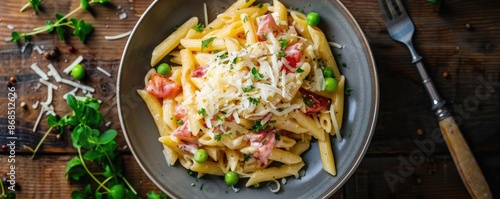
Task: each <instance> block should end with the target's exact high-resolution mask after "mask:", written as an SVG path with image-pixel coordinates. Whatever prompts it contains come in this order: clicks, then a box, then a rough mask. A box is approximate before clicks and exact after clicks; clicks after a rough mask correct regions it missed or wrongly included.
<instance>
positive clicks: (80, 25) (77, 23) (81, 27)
mask: <svg viewBox="0 0 500 199" xmlns="http://www.w3.org/2000/svg"><path fill="white" fill-rule="evenodd" d="M70 21H71V23H72V24H73V26H74V27H75V30H74V31H73V34H74V35H76V36H77V37H78V38H80V42H82V43H84V42H85V38H87V35H88V34H90V32H91V31H92V29H93V28H92V24H90V23H85V21H84V20H83V19H82V20H77V19H75V18H71V19H70Z"/></svg>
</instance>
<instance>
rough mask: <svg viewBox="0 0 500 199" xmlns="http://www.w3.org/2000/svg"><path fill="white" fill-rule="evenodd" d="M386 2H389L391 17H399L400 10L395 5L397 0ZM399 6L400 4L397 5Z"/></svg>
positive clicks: (387, 0)
mask: <svg viewBox="0 0 500 199" xmlns="http://www.w3.org/2000/svg"><path fill="white" fill-rule="evenodd" d="M385 2H386V3H387V8H389V12H390V13H391V17H392V18H393V19H394V18H396V17H398V16H399V15H400V14H399V13H398V11H397V10H396V8H395V7H394V4H395V3H396V2H394V0H386V1H385ZM400 3H401V2H400ZM397 6H399V5H397Z"/></svg>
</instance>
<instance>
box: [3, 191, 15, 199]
mask: <svg viewBox="0 0 500 199" xmlns="http://www.w3.org/2000/svg"><path fill="white" fill-rule="evenodd" d="M5 198H6V199H16V193H14V192H9V193H8V194H7V195H6V196H5Z"/></svg>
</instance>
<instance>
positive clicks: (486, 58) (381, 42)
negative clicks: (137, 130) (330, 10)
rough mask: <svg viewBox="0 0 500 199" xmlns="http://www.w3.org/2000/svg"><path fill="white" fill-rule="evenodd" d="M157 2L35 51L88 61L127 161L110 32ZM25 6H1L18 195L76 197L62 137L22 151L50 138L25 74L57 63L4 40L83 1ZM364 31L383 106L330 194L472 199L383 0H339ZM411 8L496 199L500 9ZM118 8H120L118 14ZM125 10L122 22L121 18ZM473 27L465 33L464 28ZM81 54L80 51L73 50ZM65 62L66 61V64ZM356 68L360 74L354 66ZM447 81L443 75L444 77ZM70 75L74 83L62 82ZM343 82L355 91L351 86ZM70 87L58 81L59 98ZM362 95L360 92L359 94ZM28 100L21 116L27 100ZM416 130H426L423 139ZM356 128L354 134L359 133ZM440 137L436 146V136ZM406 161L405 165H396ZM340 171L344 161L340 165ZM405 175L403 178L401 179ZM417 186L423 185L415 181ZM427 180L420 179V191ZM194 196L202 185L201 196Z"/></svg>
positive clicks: (115, 47) (105, 11)
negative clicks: (390, 179) (394, 35)
mask: <svg viewBox="0 0 500 199" xmlns="http://www.w3.org/2000/svg"><path fill="white" fill-rule="evenodd" d="M152 1H153V0H112V2H113V4H112V5H110V6H108V7H103V6H99V5H95V6H92V7H93V8H92V10H93V15H89V14H84V13H83V12H82V13H79V14H77V15H75V16H76V17H78V18H83V19H84V20H85V21H86V22H90V23H92V24H93V25H94V28H95V30H94V32H93V33H92V35H91V36H90V37H89V39H88V42H87V43H86V44H81V43H80V42H79V41H78V38H76V37H71V36H70V35H68V38H67V41H65V42H62V41H59V40H58V39H57V36H56V35H55V34H41V35H38V36H36V37H34V41H35V43H34V44H35V45H38V46H44V47H45V49H51V48H53V47H55V46H57V47H59V49H61V52H62V55H61V59H60V60H58V61H54V62H53V63H54V65H55V66H56V68H58V69H59V70H62V69H63V68H65V67H66V66H68V65H69V62H71V61H72V60H74V59H75V58H76V57H77V56H78V55H82V56H83V57H84V61H83V64H84V65H85V67H86V68H87V69H88V70H87V71H88V74H89V75H88V78H87V79H85V80H84V81H83V83H85V84H87V85H91V86H93V87H94V88H96V93H95V96H97V97H99V98H100V99H102V100H103V101H104V104H103V107H102V110H103V111H104V118H105V120H106V121H111V122H112V124H111V127H112V128H116V129H118V130H119V131H120V133H119V136H118V138H117V141H118V145H119V147H120V149H121V150H123V151H125V153H126V154H128V150H127V147H126V142H125V140H124V138H123V135H122V134H121V130H120V124H119V122H118V115H117V110H116V102H115V100H116V96H115V93H116V76H117V74H118V67H119V62H120V57H121V53H122V51H123V48H124V46H125V42H126V39H121V40H115V41H107V40H105V39H104V36H105V35H116V34H120V33H123V32H127V31H130V30H131V29H132V28H133V27H134V24H135V23H136V22H137V20H138V19H139V17H140V15H141V14H142V13H143V12H144V10H145V9H146V8H147V6H148V5H149V4H150V3H151V2H152ZM25 2H26V1H18V0H5V1H2V4H0V20H1V21H0V107H1V108H0V144H3V143H5V142H6V141H7V140H6V136H7V131H6V128H7V113H6V112H5V111H4V110H5V108H4V107H7V102H8V100H7V99H6V96H7V95H8V90H7V88H6V87H4V86H3V85H5V83H6V82H7V81H8V78H9V77H10V76H11V75H14V76H15V77H16V80H17V83H16V84H15V86H16V90H17V95H18V98H17V100H16V103H17V104H18V106H17V107H16V129H17V131H16V133H17V136H18V140H17V142H16V147H17V149H19V150H18V151H17V152H18V155H19V156H18V157H19V158H18V159H16V161H18V163H19V164H16V166H18V168H19V170H18V171H19V174H18V175H19V180H20V181H19V182H20V185H21V187H22V190H21V191H19V192H17V193H18V194H19V197H18V198H68V197H69V193H70V192H71V190H73V189H75V188H81V187H82V186H83V185H82V184H74V183H67V181H66V179H65V178H64V176H63V173H64V168H65V165H66V163H67V161H68V160H69V159H70V158H71V157H72V154H74V152H75V151H74V150H73V149H72V147H71V144H70V140H69V138H68V136H67V135H65V136H63V137H62V139H56V135H55V133H51V134H50V135H49V136H48V139H47V140H46V141H45V144H44V145H43V147H42V149H41V151H40V152H39V153H38V155H37V157H38V158H37V159H35V160H30V159H28V155H29V153H28V152H27V151H26V150H22V145H28V146H31V147H34V146H35V145H36V143H37V142H38V141H39V139H40V138H41V137H42V135H43V133H44V132H45V131H46V130H47V126H46V125H45V119H43V120H42V122H41V125H40V126H39V127H38V128H37V131H36V132H32V131H31V128H32V127H33V124H34V121H35V119H36V117H37V116H38V111H39V109H32V108H31V105H32V104H33V103H35V102H36V101H44V100H45V99H46V88H45V87H44V86H41V87H40V88H39V89H36V87H37V85H38V76H36V75H35V73H34V72H33V71H32V70H31V69H30V68H29V66H30V64H32V63H34V62H37V63H38V64H39V65H40V67H41V68H42V69H44V70H47V69H46V65H47V64H48V63H49V62H50V61H48V60H46V59H44V58H43V57H42V56H41V55H39V54H38V53H36V52H35V51H33V49H32V47H29V48H27V50H26V51H25V52H21V51H20V49H21V47H22V46H18V45H16V44H13V43H10V42H7V41H4V39H6V38H8V37H10V34H11V31H12V30H9V29H7V25H13V26H14V28H15V29H14V30H16V31H20V32H24V31H29V30H31V29H32V28H34V27H37V26H41V25H43V24H44V23H45V21H46V20H53V13H54V12H56V11H57V12H61V13H67V12H68V11H69V10H70V9H73V8H75V7H77V6H78V3H79V1H77V0H60V1H43V4H44V5H45V6H44V7H45V8H44V9H45V11H44V12H40V13H38V15H35V14H34V13H33V12H32V11H31V10H30V9H27V10H26V11H25V12H23V13H19V9H20V8H21V7H22V5H24V3H25ZM342 2H343V3H344V4H345V5H346V6H347V8H348V9H349V10H350V11H351V12H352V14H353V15H354V16H355V18H356V19H357V21H358V23H359V24H360V26H361V28H362V29H363V31H364V32H365V34H366V36H367V38H368V40H369V43H370V46H371V48H372V51H373V55H374V58H375V60H376V62H377V70H378V74H379V83H380V94H381V95H380V109H379V117H378V122H377V128H376V131H375V134H374V137H373V139H372V143H371V145H370V147H369V149H368V151H367V155H366V157H365V158H364V159H363V161H362V163H361V165H360V167H359V168H358V170H357V172H356V173H355V174H354V175H353V177H352V178H351V179H350V180H349V181H348V182H347V184H346V185H345V186H344V188H343V189H342V190H341V191H339V192H338V193H337V194H335V195H334V198H348V199H351V198H453V199H455V198H470V195H469V194H468V192H467V190H466V187H465V186H464V185H463V183H462V181H461V179H460V177H459V174H458V171H457V170H456V168H455V165H454V163H453V160H452V159H451V156H449V150H448V147H447V146H446V144H445V142H444V141H442V137H435V135H436V134H438V135H440V134H441V133H440V128H439V126H438V122H437V121H436V119H435V117H434V114H433V112H432V111H431V110H430V103H429V101H428V96H427V93H426V91H425V90H424V88H423V87H422V85H421V80H420V77H419V76H418V72H417V71H416V70H415V68H414V66H413V65H412V64H411V63H410V54H409V53H408V51H407V49H406V48H405V47H404V46H403V45H401V44H399V43H396V42H394V41H393V40H391V39H390V37H389V36H388V34H387V31H386V29H385V27H384V25H383V22H382V19H381V17H380V12H379V9H378V5H377V2H376V1H373V0H357V1H354V0H342ZM404 3H405V5H406V7H407V10H408V12H409V13H410V15H411V16H412V19H413V21H414V22H415V25H416V34H415V38H414V43H415V45H416V47H417V49H418V51H419V53H420V54H421V55H422V56H423V57H424V63H425V65H426V67H427V71H428V73H429V75H430V76H431V78H432V79H433V81H434V83H435V84H436V87H437V89H438V90H439V91H440V94H441V96H442V97H443V98H444V99H446V100H447V102H448V107H449V108H450V109H451V110H453V111H454V112H455V115H454V116H455V119H456V121H457V123H458V124H459V126H460V129H461V130H462V133H463V136H464V138H465V139H466V140H467V143H468V144H469V146H470V148H471V150H472V151H473V153H474V156H475V157H476V160H477V162H478V164H479V167H480V168H481V169H482V171H483V173H484V175H485V178H486V181H487V182H488V183H489V185H490V187H491V189H492V190H491V191H492V194H493V196H497V197H498V196H500V190H499V189H495V188H497V187H500V155H499V154H500V145H499V144H498V143H499V142H500V122H498V121H500V96H499V93H500V83H499V82H500V36H499V35H500V17H498V13H500V4H499V3H498V1H497V0H477V1H465V0H446V1H444V0H443V1H442V5H441V6H442V7H441V8H442V9H441V12H439V13H438V12H435V11H434V8H435V5H434V4H431V3H428V2H426V1H424V0H418V1H417V0H404ZM119 7H121V9H119ZM121 12H125V13H127V18H126V19H124V20H120V19H119V17H118V14H119V13H121ZM466 24H469V26H470V28H469V29H466V28H465V26H466ZM68 46H74V47H75V48H76V49H77V52H76V53H70V52H68V50H67V48H68ZM66 61H67V62H66ZM97 66H101V67H102V68H104V69H105V70H107V71H109V72H110V73H111V74H112V77H111V78H109V77H106V76H105V75H103V74H102V73H100V72H98V71H97V70H96V67H97ZM348 67H350V68H355V67H356V66H348ZM445 72H446V73H448V77H446V78H445V77H443V74H444V73H445ZM64 77H68V78H69V76H68V75H64ZM347 86H348V85H347ZM69 90H71V88H70V87H67V86H65V85H62V86H61V88H59V90H57V91H56V92H55V95H57V96H61V95H62V94H64V93H66V92H68V91H69ZM353 92H356V88H354V91H353ZM23 101H24V102H25V103H27V104H28V108H27V109H22V108H21V107H20V106H19V104H20V103H21V102H23ZM53 104H54V105H55V106H56V110H57V113H58V114H61V115H63V114H65V113H68V111H69V109H68V108H67V106H66V105H65V102H64V101H63V100H61V99H60V98H58V97H56V98H55V99H54V103H53ZM418 129H421V130H422V131H420V132H422V133H423V134H422V135H419V134H417V131H418ZM356 133H357V132H353V133H352V135H351V136H356ZM435 138H437V139H435ZM418 143H433V145H432V144H429V145H426V146H431V145H432V146H434V147H433V148H432V149H433V150H427V152H428V153H424V154H425V157H424V158H425V162H424V163H422V164H420V165H410V166H411V167H413V168H414V170H413V172H408V173H404V172H403V173H402V174H405V175H404V176H403V175H401V173H400V172H399V167H400V165H401V164H402V163H404V162H405V161H403V160H406V161H409V159H410V158H409V157H410V154H412V153H413V154H414V153H416V152H415V151H421V152H426V151H424V150H422V149H421V148H420V146H421V145H419V144H418ZM7 154H8V151H2V150H0V172H1V173H0V176H2V175H4V173H5V172H6V171H7V168H6V167H4V166H2V165H5V161H7V158H6V157H7V156H6V155H7ZM400 157H402V158H403V160H402V159H401V158H400ZM125 159H126V162H127V166H126V175H127V178H128V179H129V180H130V181H132V183H133V184H134V186H135V187H136V188H137V189H138V191H139V193H140V195H141V196H145V194H146V192H148V191H149V190H158V189H157V188H156V187H155V186H154V185H153V184H152V183H151V181H149V180H148V179H147V177H146V176H145V175H144V173H143V172H142V170H141V169H140V168H139V167H138V165H137V163H136V162H135V160H134V159H133V158H132V157H131V156H130V155H126V156H125ZM338 164H342V163H338ZM386 172H392V173H394V174H396V175H399V176H401V178H402V180H403V181H402V182H400V181H398V183H396V185H395V186H394V190H391V186H390V185H389V184H388V183H387V180H386V178H385V176H384V174H385V173H386ZM406 174H408V175H406ZM419 179H420V180H419ZM419 182H420V183H419ZM197 190H198V189H197Z"/></svg>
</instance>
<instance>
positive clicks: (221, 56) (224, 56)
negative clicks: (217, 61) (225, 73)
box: [219, 53, 227, 59]
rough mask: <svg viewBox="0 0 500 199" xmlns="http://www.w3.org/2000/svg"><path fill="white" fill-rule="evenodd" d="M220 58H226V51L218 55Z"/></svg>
mask: <svg viewBox="0 0 500 199" xmlns="http://www.w3.org/2000/svg"><path fill="white" fill-rule="evenodd" d="M219 57H220V58H221V59H226V58H227V53H224V54H222V55H220V56H219Z"/></svg>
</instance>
